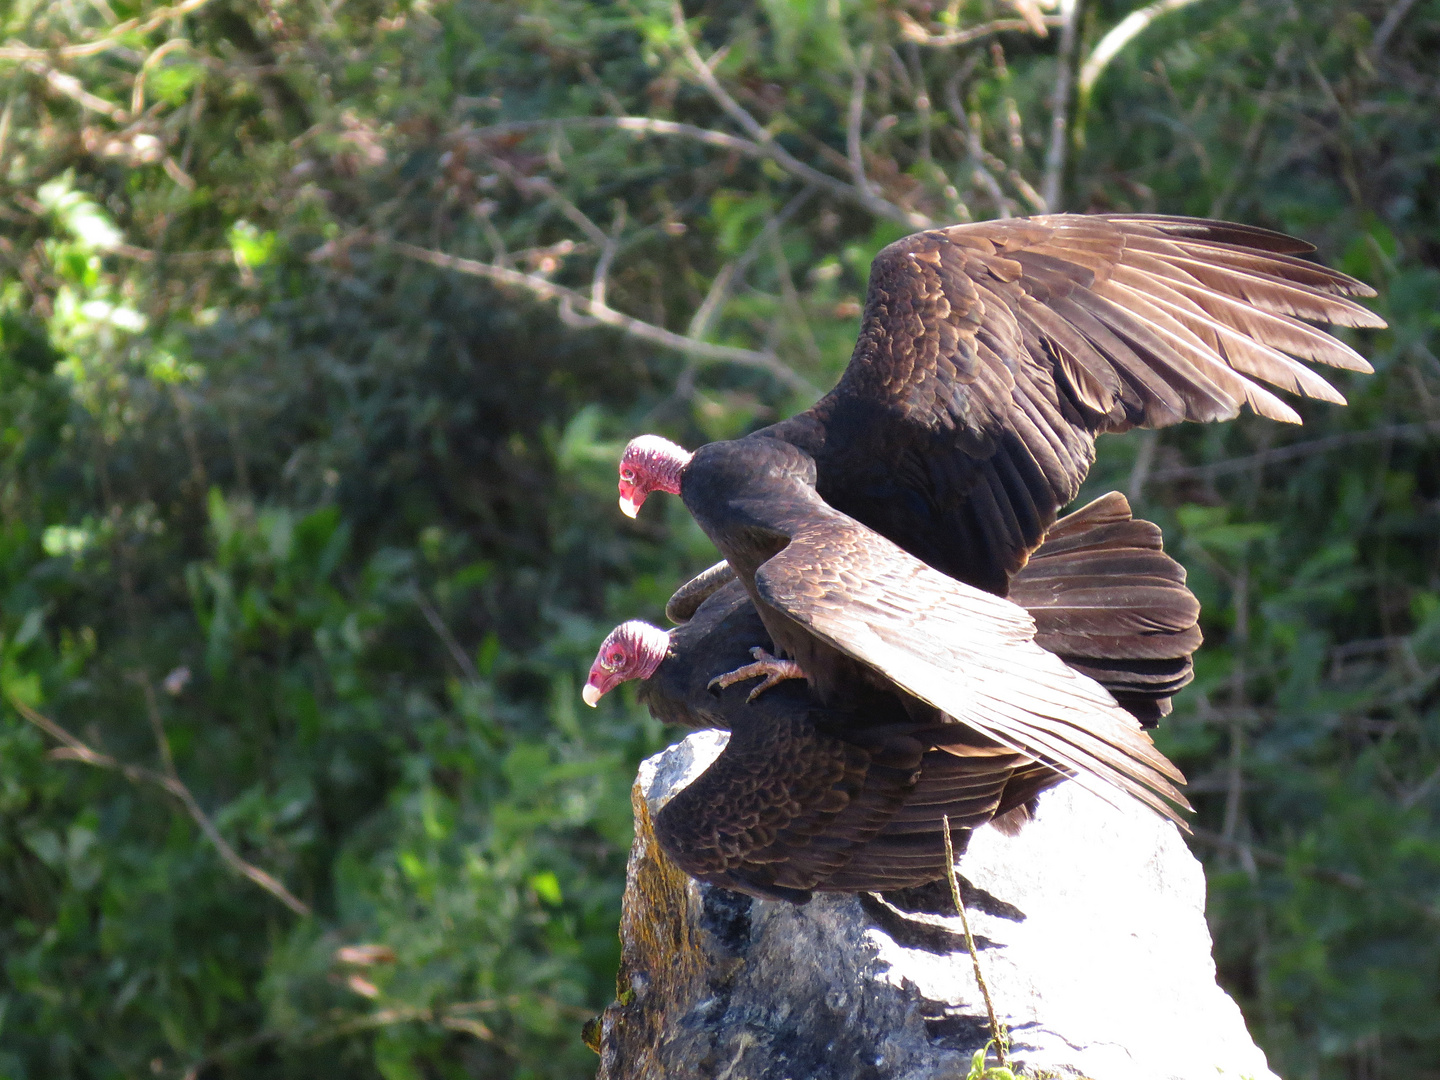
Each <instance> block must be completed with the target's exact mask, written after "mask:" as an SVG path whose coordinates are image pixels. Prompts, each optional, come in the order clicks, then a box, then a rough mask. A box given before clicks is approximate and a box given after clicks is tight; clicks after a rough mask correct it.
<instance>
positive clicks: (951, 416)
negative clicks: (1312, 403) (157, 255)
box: [620, 214, 1385, 596]
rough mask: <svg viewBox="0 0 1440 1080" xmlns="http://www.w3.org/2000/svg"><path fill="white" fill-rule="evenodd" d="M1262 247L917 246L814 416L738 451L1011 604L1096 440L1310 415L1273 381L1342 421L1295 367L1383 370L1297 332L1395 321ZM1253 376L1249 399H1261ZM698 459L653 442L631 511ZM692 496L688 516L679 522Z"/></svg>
mask: <svg viewBox="0 0 1440 1080" xmlns="http://www.w3.org/2000/svg"><path fill="white" fill-rule="evenodd" d="M1311 250H1313V249H1312V248H1311V247H1310V245H1308V244H1306V243H1304V242H1303V241H1300V240H1296V239H1293V238H1291V237H1288V236H1284V235H1282V234H1280V233H1275V232H1270V231H1268V230H1265V229H1258V228H1252V227H1250V226H1246V225H1232V224H1228V223H1225V222H1218V221H1205V220H1201V219H1196V218H1178V217H1160V216H1151V215H1121V214H1105V215H1079V214H1055V215H1049V216H1044V217H1034V218H1010V219H1008V220H1006V221H992V222H984V223H980V224H973V225H956V226H953V227H951V228H948V229H935V230H930V231H926V232H921V233H916V234H915V235H913V236H910V237H907V238H906V239H904V240H899V241H897V242H896V243H894V244H891V245H890V246H889V247H887V248H885V250H883V251H882V252H880V254H879V255H878V256H876V258H875V262H874V264H873V265H872V266H871V268H870V288H869V293H868V295H867V296H866V300H865V312H864V317H863V320H862V323H861V328H860V339H859V341H858V343H857V344H856V346H855V352H854V354H853V356H852V357H851V359H850V365H849V367H847V368H846V370H845V373H844V375H843V376H841V379H840V382H839V383H838V384H837V385H836V387H835V388H834V389H833V390H831V391H830V393H828V394H826V395H825V396H824V397H823V398H821V399H820V401H818V402H817V403H816V404H815V405H814V406H813V407H812V408H810V409H807V410H806V411H805V412H803V413H800V414H799V415H798V416H794V417H791V418H790V419H789V420H785V421H782V422H780V423H778V424H774V425H771V426H770V427H767V428H763V429H761V430H759V431H757V432H755V433H753V434H752V435H750V436H748V437H747V438H745V439H741V440H739V441H738V444H737V449H736V450H735V453H737V454H739V455H740V456H741V457H742V458H743V457H744V455H745V454H746V453H748V450H747V449H744V448H748V447H753V446H756V445H757V444H761V443H762V442H764V441H768V442H772V443H773V442H783V443H787V444H789V445H790V446H792V447H794V448H795V449H796V450H798V451H799V455H798V456H797V457H796V458H795V459H794V460H795V463H796V466H797V467H799V468H802V469H803V470H808V471H809V472H810V473H811V474H812V475H810V478H809V483H811V484H812V485H813V486H814V487H815V488H816V490H817V491H818V492H819V495H820V498H821V499H823V500H824V501H825V503H827V504H828V505H829V506H830V507H831V508H833V509H835V510H838V511H840V512H841V513H842V514H846V515H848V516H849V517H852V518H854V519H855V520H856V521H859V522H861V523H862V524H864V525H866V526H868V527H870V528H871V529H873V530H875V531H876V532H878V533H880V534H881V535H882V536H884V537H886V538H887V539H889V540H891V541H893V542H894V543H896V544H899V545H900V547H902V548H904V549H905V550H906V551H908V552H909V553H910V554H911V555H914V556H915V557H916V558H918V559H920V560H921V561H922V562H925V563H928V564H929V565H930V566H932V567H934V568H935V569H937V570H939V571H941V572H942V573H944V574H947V575H949V576H950V577H953V578H955V579H957V580H959V581H963V582H966V583H967V584H970V585H974V586H976V587H977V588H980V589H984V590H985V591H987V592H992V593H996V594H998V595H1002V596H1003V595H1004V594H1005V590H1006V588H1007V584H1008V576H1009V575H1010V574H1013V573H1014V572H1015V571H1016V570H1018V569H1019V568H1020V567H1021V566H1023V565H1024V564H1025V559H1026V556H1027V555H1028V554H1029V552H1030V551H1031V550H1032V549H1033V548H1034V547H1035V545H1036V544H1038V543H1039V542H1040V538H1041V537H1042V536H1043V535H1044V534H1045V530H1046V529H1047V528H1048V527H1049V525H1050V523H1051V522H1053V521H1054V520H1055V515H1056V513H1057V512H1058V511H1059V509H1060V508H1061V507H1063V506H1064V505H1065V504H1066V503H1068V502H1070V500H1071V499H1073V498H1074V497H1075V496H1076V494H1077V493H1078V491H1079V487H1080V484H1081V482H1082V481H1083V480H1084V478H1085V474H1086V472H1087V471H1088V470H1089V468H1090V465H1091V462H1092V461H1093V459H1094V440H1095V436H1096V435H1098V434H1101V433H1103V432H1111V431H1124V430H1127V429H1129V428H1132V427H1165V426H1167V425H1169V424H1174V423H1178V422H1179V421H1181V420H1203V421H1208V420H1220V419H1228V418H1230V417H1233V416H1235V415H1236V413H1237V412H1238V411H1239V408H1240V405H1241V404H1242V403H1248V404H1249V405H1250V407H1251V408H1253V409H1254V410H1255V411H1256V412H1258V413H1260V414H1262V415H1264V416H1269V417H1272V418H1273V419H1277V420H1286V421H1291V422H1299V419H1300V418H1299V416H1298V415H1297V414H1296V413H1295V412H1294V410H1292V409H1291V408H1290V406H1288V405H1286V404H1285V403H1284V402H1283V401H1281V400H1280V399H1279V398H1277V397H1276V396H1275V395H1274V394H1272V393H1271V392H1270V391H1269V390H1267V389H1265V388H1264V387H1263V386H1261V385H1260V383H1261V382H1266V383H1270V384H1272V385H1274V386H1277V387H1280V388H1282V389H1285V390H1289V391H1291V392H1295V393H1300V394H1304V395H1307V396H1309V397H1314V398H1319V399H1322V400H1325V401H1332V402H1336V403H1339V404H1343V403H1344V398H1343V397H1341V395H1340V394H1339V393H1338V392H1337V391H1336V390H1335V389H1334V388H1333V387H1331V386H1330V385H1329V384H1328V383H1326V382H1325V381H1324V380H1323V379H1321V378H1320V377H1319V376H1317V375H1315V374H1314V373H1313V372H1312V371H1310V370H1309V369H1308V368H1306V367H1305V366H1304V365H1302V364H1300V363H1298V362H1296V361H1295V360H1294V359H1292V358H1291V357H1290V356H1287V355H1286V353H1291V354H1293V355H1294V356H1298V357H1301V358H1304V359H1307V360H1315V361H1319V362H1321V363H1325V364H1330V365H1332V366H1335V367H1340V368H1346V369H1348V370H1351V371H1363V372H1368V371H1370V370H1371V368H1370V365H1369V364H1368V363H1366V361H1365V359H1364V358H1363V357H1361V356H1360V355H1359V354H1358V353H1356V352H1355V351H1354V350H1353V349H1351V348H1350V347H1349V346H1347V345H1345V344H1344V343H1342V342H1340V341H1337V340H1336V339H1335V338H1333V337H1330V336H1329V335H1328V334H1325V333H1323V332H1322V331H1320V330H1317V329H1315V328H1314V327H1311V326H1308V325H1306V324H1305V323H1303V322H1301V321H1299V318H1296V316H1299V317H1301V318H1309V319H1319V320H1325V321H1328V322H1331V323H1335V324H1339V325H1342V326H1361V327H1381V326H1384V325H1385V323H1384V321H1383V320H1382V319H1380V318H1379V317H1378V316H1377V315H1375V314H1374V313H1373V312H1371V311H1370V310H1368V309H1367V308H1364V307H1362V306H1361V305H1359V304H1357V303H1355V302H1354V301H1353V300H1350V299H1347V297H1351V296H1374V295H1375V293H1374V290H1372V289H1370V288H1369V287H1368V286H1366V285H1364V284H1362V283H1361V282H1359V281H1356V280H1355V279H1354V278H1351V277H1348V276H1346V275H1345V274H1342V273H1339V272H1338V271H1335V270H1330V269H1328V268H1326V267H1324V266H1320V265H1318V264H1315V263H1310V262H1305V261H1302V260H1300V259H1297V258H1295V255H1297V254H1300V253H1304V252H1307V251H1311ZM1257 380H1258V381H1257ZM688 461H689V455H688V454H687V453H685V451H683V450H682V449H680V448H679V447H676V446H674V444H673V443H669V442H667V441H665V440H663V439H659V438H657V437H655V436H642V437H641V438H640V439H637V440H635V441H634V442H632V443H631V444H630V445H629V446H628V447H627V448H626V451H625V456H624V458H623V459H622V460H621V463H620V507H621V509H622V510H624V511H625V513H627V514H629V515H630V516H632V517H633V516H634V515H635V513H636V511H637V510H638V509H639V507H640V505H641V503H643V502H644V501H645V496H646V495H647V494H648V493H649V492H651V491H657V490H660V491H668V492H671V493H672V494H678V493H680V490H681V479H682V473H683V471H684V468H685V465H686V464H687V462H688ZM688 502H689V500H688V499H687V505H688Z"/></svg>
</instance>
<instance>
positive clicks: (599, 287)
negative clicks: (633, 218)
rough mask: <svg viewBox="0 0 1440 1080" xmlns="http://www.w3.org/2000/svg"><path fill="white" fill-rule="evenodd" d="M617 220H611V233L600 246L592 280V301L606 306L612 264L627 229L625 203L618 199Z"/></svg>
mask: <svg viewBox="0 0 1440 1080" xmlns="http://www.w3.org/2000/svg"><path fill="white" fill-rule="evenodd" d="M615 202H616V209H615V220H614V221H613V222H611V225H610V234H609V235H608V236H607V237H606V238H605V243H604V244H603V245H602V246H601V248H600V258H598V259H596V260H595V276H594V278H593V279H592V280H591V282H590V301H591V303H594V304H598V305H600V306H601V307H606V306H607V305H606V303H605V292H606V289H607V287H608V284H609V280H610V264H611V263H613V262H614V261H615V254H616V252H618V251H619V250H620V234H621V232H623V231H624V229H625V217H626V214H625V204H624V203H623V202H621V201H620V200H618V199H617V200H616V201H615Z"/></svg>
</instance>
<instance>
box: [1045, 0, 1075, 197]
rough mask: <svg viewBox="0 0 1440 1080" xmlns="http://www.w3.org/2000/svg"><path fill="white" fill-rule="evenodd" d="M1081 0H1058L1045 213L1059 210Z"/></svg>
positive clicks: (1047, 152) (1068, 143)
mask: <svg viewBox="0 0 1440 1080" xmlns="http://www.w3.org/2000/svg"><path fill="white" fill-rule="evenodd" d="M1084 6H1085V0H1060V11H1061V14H1062V15H1064V16H1065V22H1064V24H1063V25H1062V26H1061V28H1060V52H1059V55H1058V56H1057V57H1056V67H1055V90H1054V94H1055V96H1054V99H1053V100H1052V101H1051V103H1050V147H1049V149H1048V150H1047V151H1046V152H1045V182H1044V184H1043V186H1042V187H1041V188H1040V199H1041V201H1042V202H1043V203H1044V205H1045V211H1042V212H1049V211H1051V210H1057V211H1058V210H1060V209H1061V206H1060V195H1061V191H1060V189H1061V186H1062V185H1063V183H1064V181H1065V161H1066V158H1067V157H1068V155H1069V150H1070V111H1071V106H1072V103H1073V101H1074V97H1075V94H1074V88H1075V61H1076V60H1077V59H1078V57H1079V52H1080V18H1081V13H1082V10H1083V8H1084Z"/></svg>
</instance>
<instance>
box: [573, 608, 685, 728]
mask: <svg viewBox="0 0 1440 1080" xmlns="http://www.w3.org/2000/svg"><path fill="white" fill-rule="evenodd" d="M669 647H670V635H669V634H667V633H666V632H665V631H664V630H661V629H660V628H659V627H658V626H651V625H650V624H649V623H647V622H641V621H640V620H639V619H631V620H630V621H629V622H623V623H621V624H620V625H619V626H617V627H616V628H615V629H614V630H611V631H610V636H609V637H607V638H606V639H605V641H604V643H603V644H602V645H601V646H600V651H599V652H598V653H596V655H595V663H593V664H591V665H590V677H589V678H588V679H587V680H585V688H584V689H583V690H582V691H580V696H581V697H582V698H584V699H585V704H586V705H589V706H591V707H592V708H593V707H594V706H595V705H596V704H597V703H598V702H599V701H600V699H601V698H602V697H604V696H605V695H606V694H608V693H609V692H610V691H611V690H613V689H615V687H617V686H619V685H620V684H621V683H623V682H629V681H630V680H631V679H648V678H649V677H650V676H651V675H653V674H654V673H655V669H656V668H657V667H659V666H660V661H661V660H664V659H665V651H666V650H667V649H668V648H669Z"/></svg>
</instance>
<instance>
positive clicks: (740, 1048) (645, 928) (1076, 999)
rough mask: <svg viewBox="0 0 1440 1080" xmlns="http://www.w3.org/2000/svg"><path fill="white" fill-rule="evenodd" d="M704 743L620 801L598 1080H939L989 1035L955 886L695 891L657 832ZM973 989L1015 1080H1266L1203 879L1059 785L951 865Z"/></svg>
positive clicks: (689, 743) (1125, 819)
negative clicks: (610, 984) (1002, 1034)
mask: <svg viewBox="0 0 1440 1080" xmlns="http://www.w3.org/2000/svg"><path fill="white" fill-rule="evenodd" d="M725 739H726V736H725V734H724V733H721V732H700V733H697V734H695V735H691V736H690V737H689V738H687V739H685V740H684V741H683V742H681V743H679V744H677V745H676V746H673V747H671V748H670V749H669V750H666V751H665V752H664V753H662V754H658V755H656V756H655V757H653V758H651V759H649V760H648V761H646V762H645V763H644V764H643V765H642V766H641V768H640V776H639V779H638V781H637V785H636V792H635V797H634V799H633V801H634V804H635V808H636V840H635V848H634V850H633V851H632V853H631V859H630V868H629V881H628V883H627V889H626V897H625V916H624V921H623V923H622V927H621V937H622V943H623V949H624V960H623V961H622V966H621V974H620V980H619V981H620V984H621V986H622V987H623V988H627V989H626V990H625V992H624V994H622V999H623V1000H622V1001H617V1002H616V1003H615V1004H614V1005H612V1006H611V1007H610V1008H609V1009H607V1010H606V1013H605V1016H604V1018H603V1023H602V1028H601V1034H600V1040H601V1057H602V1065H601V1071H600V1076H601V1077H602V1078H609V1080H639V1078H646V1080H652V1078H653V1080H659V1078H661V1077H715V1078H717V1080H742V1078H743V1080H811V1078H814V1080H821V1078H824V1080H851V1078H854V1080H861V1078H865V1080H949V1078H957V1080H959V1078H963V1077H965V1075H966V1073H967V1071H968V1069H969V1065H970V1056H971V1054H972V1053H973V1051H974V1050H976V1049H978V1048H979V1047H981V1046H983V1045H984V1044H985V1042H986V1040H987V1038H988V1037H989V1030H988V1021H987V1019H986V1012H985V1006H984V1003H983V1000H982V998H981V995H980V992H979V988H978V986H977V984H976V982H975V978H974V974H973V967H972V964H971V960H970V957H969V955H968V954H967V953H966V952H965V950H964V940H963V937H962V936H961V929H960V920H959V918H958V917H955V916H954V915H953V914H951V915H946V914H944V913H946V912H953V910H954V909H953V906H952V905H951V902H950V898H949V890H948V886H946V885H944V884H943V883H937V884H936V885H933V886H924V887H922V888H919V889H911V890H906V891H905V892H903V893H891V894H886V895H885V896H884V897H878V896H875V895H873V894H866V895H863V896H858V897H857V896H846V895H833V894H832V895H820V896H818V897H817V898H816V899H815V900H813V901H812V902H811V903H809V904H806V905H804V906H801V907H795V906H793V905H790V904H786V903H780V902H770V901H761V900H752V899H751V898H749V897H747V896H742V895H740V894H738V893H732V892H728V891H727V890H724V889H715V888H711V887H709V886H701V885H698V884H697V883H696V882H694V881H692V880H690V879H689V878H687V877H685V876H684V875H683V874H681V873H680V872H679V871H678V870H677V869H676V868H675V867H673V866H671V865H670V864H669V863H668V860H665V859H664V858H663V855H662V854H660V853H659V851H658V848H657V847H656V845H655V842H654V838H653V834H652V832H651V829H650V815H651V814H653V813H654V812H655V811H656V810H658V809H659V808H660V806H662V805H664V802H665V801H666V800H667V799H668V798H669V797H670V796H671V795H672V794H674V792H675V791H677V790H679V789H680V788H681V787H683V786H684V785H685V784H686V783H688V782H689V781H690V780H691V779H693V778H694V777H695V776H697V775H699V773H700V772H702V771H703V770H704V769H705V768H706V767H707V766H708V765H709V763H710V762H711V761H713V760H714V758H715V756H716V755H717V754H718V753H719V752H720V750H721V749H723V747H724V744H725ZM959 870H960V877H961V887H962V889H963V890H964V892H965V907H966V912H967V915H968V916H969V920H970V926H971V930H972V932H973V934H974V936H975V938H976V945H977V949H978V952H979V955H980V963H981V968H982V971H983V974H984V977H985V981H986V983H987V984H988V986H989V988H990V994H991V998H992V999H993V1001H994V1003H995V1007H996V1011H997V1012H998V1013H999V1015H1000V1018H1001V1020H1002V1022H1003V1023H1004V1024H1005V1025H1006V1027H1007V1028H1008V1029H1009V1032H1010V1040H1011V1057H1012V1060H1013V1062H1014V1063H1016V1064H1018V1066H1019V1067H1021V1068H1022V1069H1023V1072H1024V1074H1025V1075H1029V1076H1037V1077H1038V1076H1058V1077H1078V1076H1083V1077H1088V1078H1091V1080H1224V1078H1233V1080H1243V1078H1248V1080H1276V1078H1275V1076H1274V1074H1273V1073H1271V1072H1270V1070H1269V1068H1268V1067H1267V1066H1266V1063H1265V1056H1264V1054H1263V1053H1262V1052H1261V1051H1260V1049H1259V1048H1258V1047H1257V1046H1256V1045H1255V1043H1254V1042H1253V1041H1252V1040H1251V1038H1250V1036H1249V1034H1248V1033H1247V1032H1246V1030H1245V1024H1244V1021H1243V1019H1242V1018H1241V1015H1240V1010H1239V1009H1238V1008H1237V1007H1236V1005H1235V1003H1234V1002H1233V1001H1231V1000H1230V998H1229V997H1228V996H1227V995H1226V994H1225V992H1224V991H1222V990H1221V989H1220V988H1219V986H1217V985H1216V983H1215V965H1214V962H1213V961H1212V959H1211V954H1210V949H1211V941H1210V933H1209V929H1208V927H1207V926H1206V923H1205V915H1204V906H1205V879H1204V875H1203V873H1202V872H1201V868H1200V864H1199V863H1198V862H1197V861H1196V860H1195V857H1194V856H1193V855H1191V854H1190V852H1189V850H1188V849H1187V848H1186V846H1185V844H1184V842H1183V841H1182V840H1181V838H1180V835H1179V833H1178V832H1177V830H1176V829H1175V827H1174V826H1173V825H1170V824H1168V823H1166V822H1163V821H1161V820H1160V819H1159V818H1157V817H1155V816H1154V815H1153V814H1151V813H1150V812H1149V811H1147V810H1145V809H1143V808H1142V807H1140V806H1139V805H1138V804H1137V805H1135V806H1134V807H1133V808H1126V809H1123V810H1122V809H1117V808H1116V807H1113V806H1111V805H1109V804H1108V803H1106V802H1104V801H1102V800H1100V799H1098V798H1096V797H1095V796H1094V795H1091V794H1089V793H1087V792H1085V791H1083V790H1082V789H1080V788H1078V787H1077V786H1075V785H1073V784H1063V785H1061V786H1060V787H1058V788H1056V789H1054V790H1052V791H1049V792H1047V793H1045V794H1044V795H1042V796H1041V798H1040V805H1039V811H1038V813H1037V814H1036V817H1035V819H1034V820H1033V821H1031V822H1030V823H1029V824H1028V825H1026V826H1025V827H1024V828H1023V829H1022V830H1020V832H1019V834H1018V835H1016V836H1005V835H1003V834H1001V833H1000V832H998V831H997V830H994V829H990V828H984V829H981V830H979V831H978V832H977V833H975V834H974V835H973V836H972V837H971V839H970V842H969V845H968V848H967V850H965V852H964V853H963V855H961V857H960V861H959Z"/></svg>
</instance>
